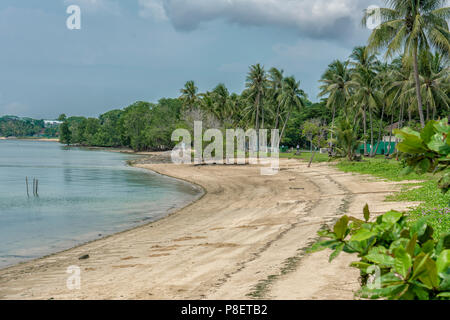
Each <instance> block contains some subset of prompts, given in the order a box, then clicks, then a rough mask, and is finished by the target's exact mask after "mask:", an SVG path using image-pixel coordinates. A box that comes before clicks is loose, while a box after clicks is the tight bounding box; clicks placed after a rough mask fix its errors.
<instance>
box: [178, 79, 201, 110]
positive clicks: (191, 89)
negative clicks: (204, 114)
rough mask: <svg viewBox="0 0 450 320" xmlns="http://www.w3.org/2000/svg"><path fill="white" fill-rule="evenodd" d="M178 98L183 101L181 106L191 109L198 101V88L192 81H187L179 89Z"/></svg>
mask: <svg viewBox="0 0 450 320" xmlns="http://www.w3.org/2000/svg"><path fill="white" fill-rule="evenodd" d="M180 92H181V96H180V99H181V101H183V106H184V107H185V108H186V109H187V110H192V109H193V108H194V107H195V106H196V104H197V103H198V102H199V97H198V88H197V87H196V86H195V82H194V81H192V80H191V81H188V82H186V84H185V85H184V88H183V89H181V90H180Z"/></svg>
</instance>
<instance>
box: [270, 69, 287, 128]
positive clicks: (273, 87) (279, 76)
mask: <svg viewBox="0 0 450 320" xmlns="http://www.w3.org/2000/svg"><path fill="white" fill-rule="evenodd" d="M283 73H284V71H283V70H278V69H277V68H272V69H270V70H269V81H270V92H271V97H272V100H273V102H274V103H275V104H276V106H277V111H276V115H275V127H274V128H275V129H278V127H279V124H280V117H281V111H282V110H281V103H280V102H279V99H278V97H279V96H280V95H281V93H282V89H283V80H284V76H283Z"/></svg>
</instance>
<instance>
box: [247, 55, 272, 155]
mask: <svg viewBox="0 0 450 320" xmlns="http://www.w3.org/2000/svg"><path fill="white" fill-rule="evenodd" d="M267 85H268V79H267V73H266V71H265V70H264V67H263V66H261V65H260V64H259V63H258V64H256V65H252V66H250V71H249V73H248V75H247V79H246V83H245V86H246V88H247V90H248V99H249V100H250V101H252V102H253V109H254V110H253V111H254V112H255V113H256V116H255V129H256V133H257V136H258V137H257V140H258V143H257V144H258V145H257V151H259V129H260V120H261V119H260V117H261V107H262V105H263V103H262V99H263V98H264V95H265V93H266V91H267Z"/></svg>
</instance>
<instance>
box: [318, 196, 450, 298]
mask: <svg viewBox="0 0 450 320" xmlns="http://www.w3.org/2000/svg"><path fill="white" fill-rule="evenodd" d="M369 220H370V211H369V207H368V205H366V206H365V207H364V220H360V219H357V218H354V217H348V216H343V217H342V218H340V219H339V220H338V221H337V222H336V224H335V225H334V227H333V228H332V230H331V229H326V230H321V231H319V232H318V234H319V235H320V236H321V237H322V238H325V239H324V240H321V241H319V242H317V243H316V244H315V245H313V247H312V248H311V250H310V251H311V252H316V251H320V250H324V249H327V248H329V249H332V250H333V252H332V253H331V255H330V259H329V260H330V262H331V261H332V260H333V259H335V258H336V257H337V256H338V255H339V254H340V253H341V252H346V253H357V254H358V257H359V261H356V262H353V263H352V264H351V266H352V267H355V268H358V269H359V270H360V272H361V280H362V287H361V289H360V290H359V291H358V293H357V295H359V296H360V297H363V298H370V299H379V298H387V299H402V300H414V299H417V300H448V299H450V234H447V235H443V236H441V238H440V239H439V240H435V239H434V238H433V233H434V230H433V228H432V227H431V226H429V225H428V224H427V223H426V222H425V220H419V221H417V222H416V223H415V224H413V225H412V226H409V224H408V223H407V216H406V215H405V214H404V213H401V212H397V211H389V212H387V213H385V214H384V215H381V216H378V217H377V218H376V220H375V221H374V222H370V221H369ZM374 271H376V273H377V274H376V276H375V281H370V277H371V274H372V273H373V272H374Z"/></svg>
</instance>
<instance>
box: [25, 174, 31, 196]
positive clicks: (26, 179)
mask: <svg viewBox="0 0 450 320" xmlns="http://www.w3.org/2000/svg"><path fill="white" fill-rule="evenodd" d="M25 181H26V183H27V197H28V198H29V197H30V193H29V192H28V177H25Z"/></svg>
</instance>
